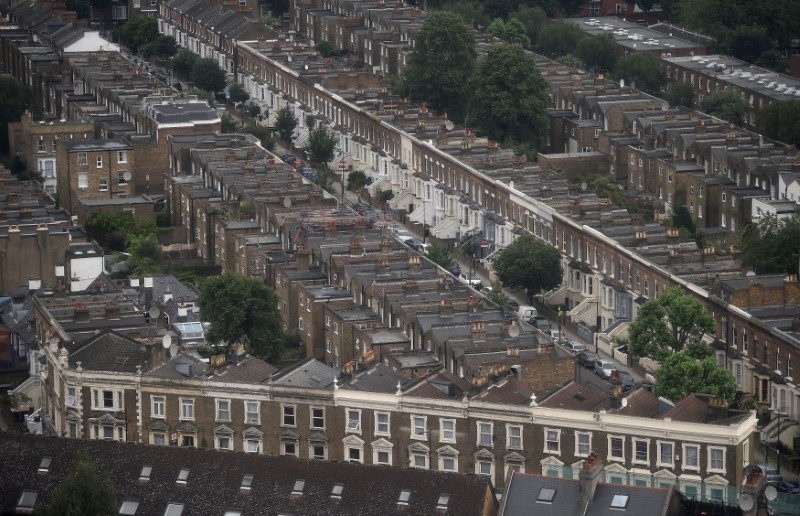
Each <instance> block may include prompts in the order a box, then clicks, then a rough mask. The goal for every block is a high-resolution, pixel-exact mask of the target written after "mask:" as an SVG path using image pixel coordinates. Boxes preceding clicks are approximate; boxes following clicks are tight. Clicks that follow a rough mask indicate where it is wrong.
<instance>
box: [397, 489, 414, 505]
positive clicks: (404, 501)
mask: <svg viewBox="0 0 800 516" xmlns="http://www.w3.org/2000/svg"><path fill="white" fill-rule="evenodd" d="M410 499H411V490H410V489H403V490H402V491H400V496H399V497H398V498H397V505H408V501H409V500H410Z"/></svg>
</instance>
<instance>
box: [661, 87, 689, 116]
mask: <svg viewBox="0 0 800 516" xmlns="http://www.w3.org/2000/svg"><path fill="white" fill-rule="evenodd" d="M664 98H665V99H666V100H667V102H669V105H670V106H672V107H678V106H683V107H685V108H689V109H691V108H692V106H694V88H692V86H691V85H690V84H689V83H686V82H676V83H674V84H673V85H672V88H671V89H670V90H669V91H668V92H667V94H666V95H665V96H664Z"/></svg>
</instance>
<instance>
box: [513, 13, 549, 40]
mask: <svg viewBox="0 0 800 516" xmlns="http://www.w3.org/2000/svg"><path fill="white" fill-rule="evenodd" d="M512 16H513V17H514V18H516V19H517V20H519V21H520V23H522V25H524V26H525V34H527V36H528V39H529V40H530V42H531V43H533V42H534V41H538V39H539V29H541V28H542V25H544V24H545V23H547V13H546V12H545V11H544V9H542V8H541V7H538V6H534V7H530V6H525V7H520V8H519V9H518V10H517V11H516V12H514V14H512Z"/></svg>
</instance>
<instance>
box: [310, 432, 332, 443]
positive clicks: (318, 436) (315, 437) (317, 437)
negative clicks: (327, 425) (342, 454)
mask: <svg viewBox="0 0 800 516" xmlns="http://www.w3.org/2000/svg"><path fill="white" fill-rule="evenodd" d="M329 440H330V439H328V436H327V435H325V434H323V433H321V432H314V433H313V434H311V435H309V436H308V442H310V443H326V444H327V443H328V441H329Z"/></svg>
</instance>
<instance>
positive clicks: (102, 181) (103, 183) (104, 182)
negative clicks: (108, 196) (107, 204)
mask: <svg viewBox="0 0 800 516" xmlns="http://www.w3.org/2000/svg"><path fill="white" fill-rule="evenodd" d="M98 184H99V186H98V190H99V191H101V192H107V191H108V178H107V177H101V178H99V179H98Z"/></svg>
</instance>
